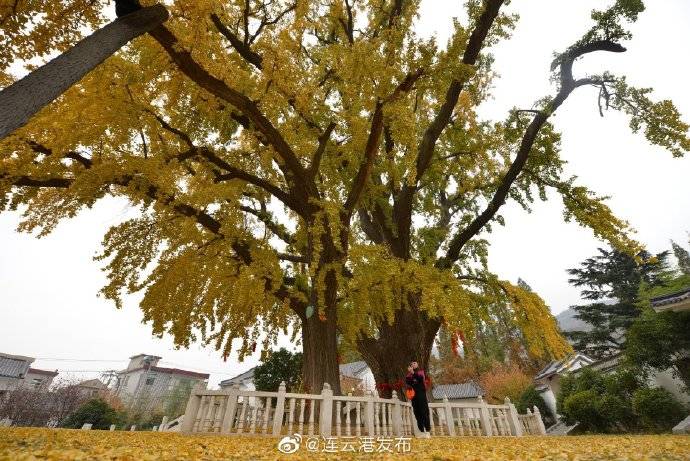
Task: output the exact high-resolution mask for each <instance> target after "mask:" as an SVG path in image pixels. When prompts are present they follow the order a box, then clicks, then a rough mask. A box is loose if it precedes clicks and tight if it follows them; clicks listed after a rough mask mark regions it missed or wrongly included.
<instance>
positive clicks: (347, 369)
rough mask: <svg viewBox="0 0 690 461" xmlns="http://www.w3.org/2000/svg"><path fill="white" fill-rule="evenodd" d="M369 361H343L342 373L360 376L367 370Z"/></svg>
mask: <svg viewBox="0 0 690 461" xmlns="http://www.w3.org/2000/svg"><path fill="white" fill-rule="evenodd" d="M367 368H369V367H368V366H367V362H365V361H364V360H360V361H358V362H350V363H342V364H340V374H341V375H343V376H349V377H350V378H359V374H360V373H362V372H364V371H366V370H367Z"/></svg>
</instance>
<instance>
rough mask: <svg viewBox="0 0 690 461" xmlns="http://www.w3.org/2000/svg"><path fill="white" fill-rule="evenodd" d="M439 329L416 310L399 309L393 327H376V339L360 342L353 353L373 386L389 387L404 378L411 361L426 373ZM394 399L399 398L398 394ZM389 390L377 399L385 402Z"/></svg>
mask: <svg viewBox="0 0 690 461" xmlns="http://www.w3.org/2000/svg"><path fill="white" fill-rule="evenodd" d="M440 326H441V322H440V321H439V320H437V319H430V318H429V317H427V315H426V314H425V313H424V312H421V311H420V310H418V309H414V308H413V309H400V310H398V311H397V312H396V314H395V319H394V321H393V324H391V325H389V324H388V323H384V324H383V325H380V326H379V336H378V338H360V339H359V340H358V341H357V350H358V351H359V353H360V354H361V355H362V357H363V358H364V361H365V362H367V365H369V368H371V371H372V373H373V374H374V379H375V380H376V384H377V385H381V384H383V383H388V384H393V383H395V382H396V381H398V380H401V379H403V380H404V378H405V375H407V367H408V365H409V364H410V362H411V361H416V362H418V363H419V366H420V367H421V368H422V369H423V370H425V371H427V370H428V366H429V359H430V357H431V348H432V347H433V345H434V339H435V338H436V333H438V329H439V328H440ZM397 392H398V396H401V392H400V391H397ZM391 394H392V390H391V389H379V395H381V396H382V397H384V398H389V397H390V396H391Z"/></svg>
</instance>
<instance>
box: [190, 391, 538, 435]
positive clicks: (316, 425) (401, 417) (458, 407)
mask: <svg viewBox="0 0 690 461" xmlns="http://www.w3.org/2000/svg"><path fill="white" fill-rule="evenodd" d="M429 411H430V417H431V432H432V435H435V436H452V437H458V436H492V435H494V436H522V435H532V434H534V435H540V434H545V432H546V431H545V429H544V424H543V423H542V420H541V416H540V415H539V410H538V409H537V408H536V407H535V408H534V412H532V411H531V410H528V411H527V414H525V415H519V414H518V412H517V410H516V409H515V405H513V404H512V403H511V402H510V400H509V399H508V398H506V400H505V402H504V403H503V404H502V405H490V404H487V403H486V402H484V401H481V400H480V401H478V402H450V401H448V399H443V402H436V403H430V404H429ZM180 431H181V432H183V433H216V434H225V435H240V434H255V435H271V436H279V435H286V434H293V433H299V434H302V435H321V436H324V437H330V436H352V437H354V436H412V435H414V434H415V433H417V425H416V422H415V419H414V415H413V412H412V406H411V404H410V403H409V402H403V401H401V400H399V399H398V398H397V395H395V392H394V393H393V397H392V398H390V399H383V398H380V397H378V396H376V395H374V394H370V395H365V396H353V395H345V396H339V395H338V396H336V395H333V391H332V390H331V388H330V386H329V385H328V384H324V388H323V390H322V392H321V394H297V393H290V392H286V390H285V385H284V383H283V384H281V386H280V388H279V390H278V392H264V391H248V390H240V388H239V385H235V386H234V387H232V388H230V389H223V390H216V391H211V390H205V389H201V388H195V389H194V390H193V391H192V394H191V396H190V399H189V402H188V403H187V408H186V410H185V414H184V416H183V417H182V418H181V425H180Z"/></svg>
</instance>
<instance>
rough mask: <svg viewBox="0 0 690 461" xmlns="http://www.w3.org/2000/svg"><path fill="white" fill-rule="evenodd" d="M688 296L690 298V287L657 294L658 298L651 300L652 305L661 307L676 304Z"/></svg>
mask: <svg viewBox="0 0 690 461" xmlns="http://www.w3.org/2000/svg"><path fill="white" fill-rule="evenodd" d="M688 298H690V287H688V288H685V289H684V290H681V291H676V292H675V293H671V294H667V295H664V296H657V297H656V298H652V299H650V301H651V303H652V307H660V306H665V305H667V304H675V303H677V302H680V301H683V300H685V299H688Z"/></svg>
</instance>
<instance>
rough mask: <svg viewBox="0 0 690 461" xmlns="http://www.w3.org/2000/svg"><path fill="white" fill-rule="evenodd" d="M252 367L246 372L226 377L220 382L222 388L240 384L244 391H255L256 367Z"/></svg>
mask: <svg viewBox="0 0 690 461" xmlns="http://www.w3.org/2000/svg"><path fill="white" fill-rule="evenodd" d="M255 368H256V367H252V368H250V369H249V370H247V371H245V372H244V373H240V374H239V375H237V376H234V377H232V378H230V379H224V380H223V381H221V382H220V384H219V386H220V388H221V389H227V388H230V387H233V386H234V385H235V384H239V385H240V389H241V390H243V391H255V390H256V386H254V369H255Z"/></svg>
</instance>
